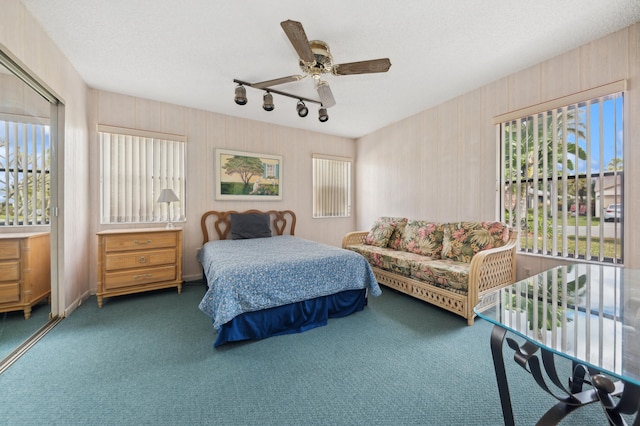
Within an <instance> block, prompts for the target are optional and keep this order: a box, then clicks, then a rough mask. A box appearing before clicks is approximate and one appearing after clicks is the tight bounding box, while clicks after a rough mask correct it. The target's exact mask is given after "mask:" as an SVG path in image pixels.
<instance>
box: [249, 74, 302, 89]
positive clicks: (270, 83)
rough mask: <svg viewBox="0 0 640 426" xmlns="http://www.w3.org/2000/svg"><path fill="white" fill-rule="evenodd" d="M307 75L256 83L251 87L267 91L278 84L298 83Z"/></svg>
mask: <svg viewBox="0 0 640 426" xmlns="http://www.w3.org/2000/svg"><path fill="white" fill-rule="evenodd" d="M305 77H306V75H290V76H288V77H281V78H274V79H273V80H267V81H261V82H260V83H254V84H252V85H251V87H255V88H256V89H265V88H267V87H271V86H277V85H278V84H284V83H291V82H292V81H298V80H302V79H303V78H305Z"/></svg>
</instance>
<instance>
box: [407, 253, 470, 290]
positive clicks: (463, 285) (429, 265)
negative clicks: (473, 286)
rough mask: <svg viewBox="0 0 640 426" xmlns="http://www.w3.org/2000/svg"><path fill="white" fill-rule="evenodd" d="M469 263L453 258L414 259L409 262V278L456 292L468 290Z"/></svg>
mask: <svg viewBox="0 0 640 426" xmlns="http://www.w3.org/2000/svg"><path fill="white" fill-rule="evenodd" d="M470 268H471V264H469V263H466V262H455V261H453V260H446V259H437V260H428V261H425V260H424V259H422V260H416V261H413V262H411V278H413V279H416V280H418V281H422V282H426V283H428V284H431V285H433V286H435V287H438V288H442V289H445V290H448V291H452V292H454V293H458V294H467V292H468V291H469V270H470Z"/></svg>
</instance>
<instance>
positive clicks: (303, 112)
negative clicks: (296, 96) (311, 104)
mask: <svg viewBox="0 0 640 426" xmlns="http://www.w3.org/2000/svg"><path fill="white" fill-rule="evenodd" d="M296 111H298V116H300V117H306V116H307V114H309V108H307V106H306V105H305V104H304V102H302V99H300V100H299V101H298V104H297V105H296Z"/></svg>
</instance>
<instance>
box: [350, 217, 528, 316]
mask: <svg viewBox="0 0 640 426" xmlns="http://www.w3.org/2000/svg"><path fill="white" fill-rule="evenodd" d="M367 233H368V231H358V232H351V233H349V234H347V235H345V236H344V238H343V239H342V247H343V248H346V247H347V246H349V245H354V244H364V238H365V237H366V236H367ZM517 239H518V233H517V232H516V231H514V230H513V229H512V230H510V232H509V241H508V242H507V244H505V245H504V246H502V247H499V248H494V249H488V250H483V251H481V252H479V253H477V254H476V255H475V256H473V258H472V259H471V265H470V268H469V287H468V291H467V294H466V295H464V294H459V293H454V292H453V291H448V290H445V289H442V288H439V287H435V286H432V285H430V284H428V283H425V282H423V281H418V280H415V279H413V278H409V277H405V276H403V275H399V274H396V273H393V272H389V271H385V270H382V269H379V268H376V267H372V269H373V273H374V274H375V276H376V279H377V280H378V283H379V284H383V285H385V286H387V287H391V288H393V289H396V290H398V291H401V292H403V293H406V294H408V295H410V296H413V297H415V298H417V299H420V300H424V301H425V302H428V303H431V304H433V305H435V306H439V307H441V308H444V309H446V310H448V311H451V312H453V313H454V314H457V315H460V316H461V317H463V318H466V319H467V324H468V325H473V319H474V317H475V314H474V311H473V308H474V307H475V306H476V305H477V304H478V301H479V299H480V296H482V295H484V294H485V293H487V292H489V291H492V290H494V289H496V288H498V287H503V286H505V285H509V284H512V283H514V282H515V280H516V242H517Z"/></svg>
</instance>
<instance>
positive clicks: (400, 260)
mask: <svg viewBox="0 0 640 426" xmlns="http://www.w3.org/2000/svg"><path fill="white" fill-rule="evenodd" d="M346 248H347V249H349V250H353V251H355V252H356V253H360V254H361V255H362V256H364V258H365V259H367V261H368V262H369V264H370V265H371V266H375V267H377V268H380V269H384V270H385V271H389V272H395V273H396V274H400V275H404V276H405V277H410V276H411V260H412V259H410V256H414V257H415V256H418V255H416V254H413V253H407V252H404V251H397V250H394V249H390V248H388V247H375V246H370V245H365V244H354V245H351V246H347V247H346Z"/></svg>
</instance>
